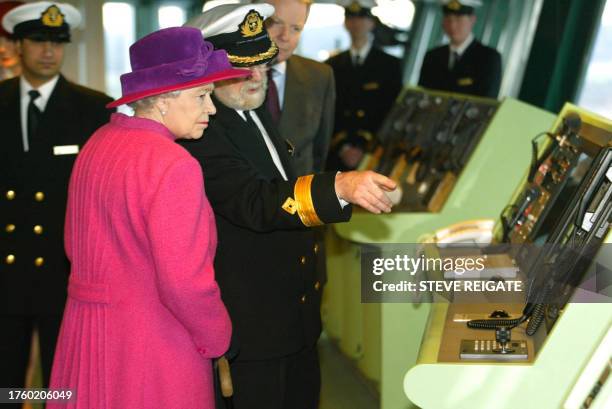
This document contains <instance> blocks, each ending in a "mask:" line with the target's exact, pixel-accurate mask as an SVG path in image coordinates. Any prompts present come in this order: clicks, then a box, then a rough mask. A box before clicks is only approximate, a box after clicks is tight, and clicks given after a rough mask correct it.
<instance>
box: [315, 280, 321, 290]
mask: <svg viewBox="0 0 612 409" xmlns="http://www.w3.org/2000/svg"><path fill="white" fill-rule="evenodd" d="M314 287H315V290H317V291H319V288H321V283H320V282H318V281H317V282H316V283H315V285H314Z"/></svg>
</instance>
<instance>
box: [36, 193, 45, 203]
mask: <svg viewBox="0 0 612 409" xmlns="http://www.w3.org/2000/svg"><path fill="white" fill-rule="evenodd" d="M34 200H36V201H37V202H42V201H43V200H45V194H44V193H43V192H36V194H35V195H34Z"/></svg>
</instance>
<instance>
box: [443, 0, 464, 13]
mask: <svg viewBox="0 0 612 409" xmlns="http://www.w3.org/2000/svg"><path fill="white" fill-rule="evenodd" d="M446 7H448V8H449V9H451V10H453V11H457V10H459V9H460V8H461V3H459V2H458V1H457V0H453V1H451V2H450V3H448V5H447V6H446Z"/></svg>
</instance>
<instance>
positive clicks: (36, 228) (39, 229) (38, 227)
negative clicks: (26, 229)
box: [34, 224, 43, 234]
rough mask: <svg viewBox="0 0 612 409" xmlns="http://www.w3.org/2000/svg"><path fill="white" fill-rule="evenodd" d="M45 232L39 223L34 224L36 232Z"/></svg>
mask: <svg viewBox="0 0 612 409" xmlns="http://www.w3.org/2000/svg"><path fill="white" fill-rule="evenodd" d="M42 233H43V227H42V226H41V225H40V224H37V225H36V226H34V234H42Z"/></svg>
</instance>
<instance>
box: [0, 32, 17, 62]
mask: <svg viewBox="0 0 612 409" xmlns="http://www.w3.org/2000/svg"><path fill="white" fill-rule="evenodd" d="M17 64H19V56H18V55H17V51H16V49H15V42H14V41H12V40H9V39H8V38H6V37H3V36H0V66H1V67H3V68H13V67H14V66H16V65H17Z"/></svg>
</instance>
